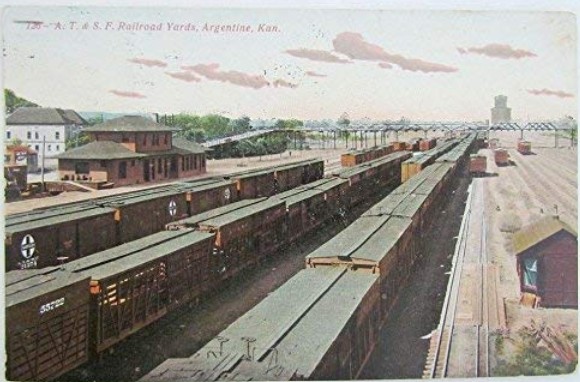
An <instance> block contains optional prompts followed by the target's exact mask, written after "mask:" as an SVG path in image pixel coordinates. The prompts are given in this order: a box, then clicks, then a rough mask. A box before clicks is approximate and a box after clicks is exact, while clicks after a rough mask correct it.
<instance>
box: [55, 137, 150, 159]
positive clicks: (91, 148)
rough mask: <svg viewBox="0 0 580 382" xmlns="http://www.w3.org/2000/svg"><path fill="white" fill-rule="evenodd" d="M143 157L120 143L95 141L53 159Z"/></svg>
mask: <svg viewBox="0 0 580 382" xmlns="http://www.w3.org/2000/svg"><path fill="white" fill-rule="evenodd" d="M143 157H146V155H144V154H139V153H136V152H134V151H131V150H129V149H128V148H126V147H125V146H123V145H122V144H120V143H116V142H110V141H95V142H90V143H88V144H86V145H84V146H81V147H77V148H74V149H71V150H67V151H65V152H64V153H62V154H58V155H55V156H54V157H53V158H57V159H93V160H107V159H125V158H143Z"/></svg>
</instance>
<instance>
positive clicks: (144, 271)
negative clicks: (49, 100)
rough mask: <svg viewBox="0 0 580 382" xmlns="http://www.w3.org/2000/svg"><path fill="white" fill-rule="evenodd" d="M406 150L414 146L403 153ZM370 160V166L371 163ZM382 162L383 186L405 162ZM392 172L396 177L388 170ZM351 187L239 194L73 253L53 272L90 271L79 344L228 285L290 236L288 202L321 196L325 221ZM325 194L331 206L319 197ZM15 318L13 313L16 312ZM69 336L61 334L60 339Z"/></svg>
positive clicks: (114, 334)
mask: <svg viewBox="0 0 580 382" xmlns="http://www.w3.org/2000/svg"><path fill="white" fill-rule="evenodd" d="M404 155H408V154H403V155H400V157H404ZM365 168H372V166H368V165H365ZM379 168H380V169H381V171H380V172H379V171H377V170H376V168H374V171H373V172H372V174H373V175H372V176H379V175H382V176H381V177H380V180H379V182H378V183H377V187H384V186H386V185H388V184H389V183H391V182H393V176H394V175H396V176H394V179H395V181H396V182H398V180H399V174H394V175H393V173H392V171H395V170H396V169H397V168H400V162H399V163H398V164H397V166H395V167H394V169H395V170H392V169H391V167H389V166H384V165H383V166H379ZM389 173H390V174H391V175H392V176H391V178H388V177H385V176H384V175H385V174H389ZM368 176H371V175H370V174H369V175H368ZM353 191H354V189H353V188H351V187H350V186H349V180H347V179H342V178H329V179H322V180H319V181H316V182H313V183H310V184H308V185H305V186H303V187H302V188H301V189H300V190H297V191H296V192H295V193H293V195H300V194H304V195H303V196H304V198H297V199H292V198H291V197H288V198H286V197H285V196H287V195H281V197H280V196H277V197H273V198H269V199H267V198H262V199H258V200H243V201H238V202H234V203H231V204H229V205H225V206H222V207H219V208H216V209H213V210H210V211H206V212H204V213H201V214H197V215H195V216H193V217H190V218H187V219H184V220H181V221H178V222H173V223H170V224H168V227H170V228H171V227H173V228H175V227H176V226H178V227H179V228H180V229H179V230H177V231H175V230H170V231H163V232H159V233H156V234H153V235H150V236H147V237H145V238H141V239H138V240H135V241H132V242H128V243H125V244H122V245H119V246H117V247H114V248H111V249H108V250H105V251H102V252H99V253H97V254H95V255H94V256H88V257H84V258H81V259H78V260H75V261H71V262H70V263H67V264H65V265H63V266H62V270H61V268H57V269H58V270H59V272H58V273H55V275H59V277H58V278H59V280H60V282H63V284H66V285H68V281H66V280H68V278H69V277H73V276H70V275H74V277H76V276H79V277H81V276H86V277H87V278H88V280H89V286H86V291H85V296H89V297H88V299H89V303H88V306H89V319H88V322H89V323H88V324H87V329H86V330H87V332H86V333H85V337H84V338H85V340H86V341H87V343H86V344H81V345H79V347H82V348H83V349H88V350H87V351H88V353H89V354H91V355H95V354H98V353H100V352H103V351H105V350H106V349H108V348H110V347H111V346H113V345H115V344H116V343H118V342H119V341H121V340H123V339H124V338H126V337H127V336H129V335H131V334H132V333H134V332H136V331H138V330H140V329H141V328H143V327H144V326H146V325H149V324H151V323H153V322H154V321H156V320H157V319H159V318H160V317H162V316H163V315H165V314H166V312H167V311H169V310H171V309H175V308H177V307H179V306H182V305H183V304H184V303H187V302H189V301H195V300H197V299H199V298H202V297H203V296H205V295H206V294H207V293H210V292H211V291H213V290H215V289H216V288H218V287H219V286H220V285H223V282H224V281H225V280H226V279H227V278H229V277H233V276H234V275H235V274H236V273H237V272H239V271H241V270H242V269H244V268H245V267H247V266H248V265H250V264H253V263H254V262H256V261H259V259H260V258H263V257H265V256H267V255H270V254H272V253H275V252H276V250H277V249H278V248H279V247H280V246H281V245H282V244H285V243H287V239H288V238H287V234H286V233H287V225H286V224H285V223H286V222H287V220H286V217H287V216H288V214H287V209H289V208H291V207H292V206H294V205H299V204H300V203H306V204H308V203H310V202H314V201H316V203H315V204H316V205H317V210H318V211H321V214H319V215H308V219H311V216H313V217H314V218H315V219H319V220H320V222H323V221H324V220H325V219H328V218H329V216H332V211H334V210H333V208H337V209H339V211H340V209H342V208H344V209H348V207H349V204H348V203H350V201H351V200H352V197H351V193H352V192H353ZM289 194H292V193H289ZM307 195H308V196H309V197H306V196H307ZM322 200H324V205H325V206H326V208H323V207H322V206H321V205H320V203H321V201H322ZM100 208H104V207H100ZM312 223H313V224H311V225H304V224H302V225H303V226H304V227H302V229H303V232H304V234H307V233H308V231H310V232H312V231H313V230H314V229H315V228H316V227H317V226H319V224H320V223H318V222H314V221H313V222H312ZM192 228H193V230H192ZM52 269H53V268H49V269H45V270H24V271H16V273H13V272H11V273H9V274H10V277H9V278H11V279H13V280H14V279H23V278H26V277H31V276H30V275H35V274H36V273H40V272H44V271H49V270H52ZM22 272H24V273H22ZM17 275H18V276H17ZM63 280H64V281H63ZM83 298H84V297H83ZM81 300H82V299H81ZM9 321H10V322H13V321H14V320H13V318H12V317H10V318H9ZM8 330H10V326H9V327H8ZM43 335H44V334H43ZM64 340H65V339H64V338H60V337H58V334H57V338H56V341H60V342H62V341H64ZM37 345H38V344H37ZM31 346H36V345H34V344H33V345H31ZM9 359H10V360H12V358H9ZM79 362H82V361H79ZM71 365H72V364H71ZM74 365H75V366H76V365H77V364H76V363H75V364H74ZM11 366H12V365H9V367H11ZM72 367H74V366H70V367H69V366H67V365H61V366H60V368H57V369H54V370H53V371H52V372H54V374H50V373H49V374H46V379H49V378H53V377H55V376H57V375H60V374H62V373H63V372H66V371H67V370H70V369H71V368H72ZM35 378H36V376H32V377H30V379H35ZM43 378H44V377H43ZM25 379H29V377H25Z"/></svg>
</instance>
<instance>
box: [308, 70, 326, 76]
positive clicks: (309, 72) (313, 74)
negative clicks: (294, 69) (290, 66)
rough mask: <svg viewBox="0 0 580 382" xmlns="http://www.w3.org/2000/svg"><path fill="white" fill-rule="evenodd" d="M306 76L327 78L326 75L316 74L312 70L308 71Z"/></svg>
mask: <svg viewBox="0 0 580 382" xmlns="http://www.w3.org/2000/svg"><path fill="white" fill-rule="evenodd" d="M306 75H307V76H309V77H327V75H326V74H321V73H316V72H314V71H312V70H309V71H307V72H306Z"/></svg>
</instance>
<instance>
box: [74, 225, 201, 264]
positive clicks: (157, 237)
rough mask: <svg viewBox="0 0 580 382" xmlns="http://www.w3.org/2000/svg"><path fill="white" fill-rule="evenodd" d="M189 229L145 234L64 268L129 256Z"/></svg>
mask: <svg viewBox="0 0 580 382" xmlns="http://www.w3.org/2000/svg"><path fill="white" fill-rule="evenodd" d="M189 232H191V231H189V230H181V231H161V232H157V233H154V234H152V235H148V236H145V237H143V238H141V239H137V240H133V241H130V242H127V243H125V244H121V245H118V246H116V247H113V248H109V249H107V250H104V251H101V252H97V253H95V254H93V255H91V256H86V257H81V258H80V259H77V260H73V261H71V262H69V263H67V264H66V268H67V269H68V270H70V271H77V270H82V269H88V268H91V267H95V266H98V265H100V264H105V263H109V262H111V261H114V260H116V259H119V258H122V257H125V256H130V255H133V254H135V253H138V252H140V251H143V250H145V249H147V248H153V247H156V246H158V245H159V244H161V243H164V242H167V241H170V240H173V239H175V238H177V237H179V236H183V235H185V234H187V233H189Z"/></svg>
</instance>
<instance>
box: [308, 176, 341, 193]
mask: <svg viewBox="0 0 580 382" xmlns="http://www.w3.org/2000/svg"><path fill="white" fill-rule="evenodd" d="M322 180H326V182H322ZM345 183H348V180H346V179H342V178H329V179H321V180H320V181H316V182H313V183H308V184H310V185H312V186H313V187H312V188H316V189H317V190H322V191H328V190H330V189H332V188H335V187H338V186H340V185H341V184H345Z"/></svg>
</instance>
